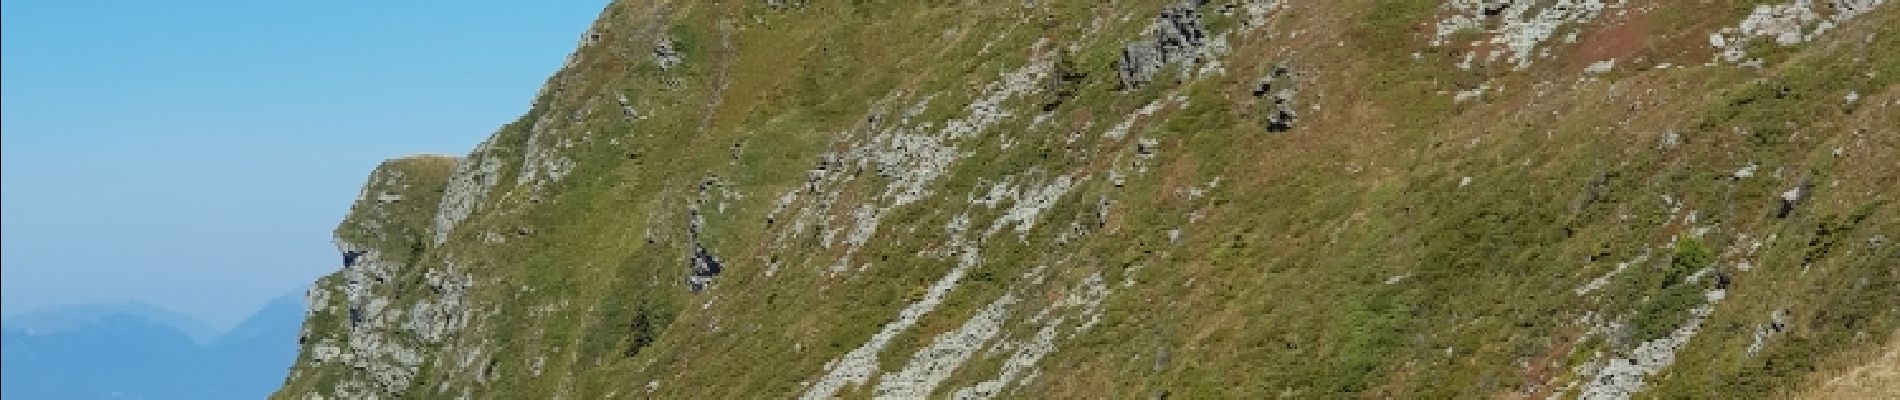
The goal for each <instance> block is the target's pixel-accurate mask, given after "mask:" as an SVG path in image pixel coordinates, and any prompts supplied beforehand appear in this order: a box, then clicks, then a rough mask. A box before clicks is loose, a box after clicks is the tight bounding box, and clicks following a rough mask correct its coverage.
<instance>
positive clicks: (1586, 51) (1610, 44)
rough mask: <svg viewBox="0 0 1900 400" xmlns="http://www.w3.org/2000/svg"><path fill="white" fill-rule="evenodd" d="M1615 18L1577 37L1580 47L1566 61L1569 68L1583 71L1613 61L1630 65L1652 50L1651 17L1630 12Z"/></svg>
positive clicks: (1644, 13)
mask: <svg viewBox="0 0 1900 400" xmlns="http://www.w3.org/2000/svg"><path fill="white" fill-rule="evenodd" d="M1612 17H1613V19H1612V20H1611V21H1609V22H1608V23H1604V24H1599V25H1597V26H1594V27H1591V28H1590V30H1587V31H1584V32H1583V33H1582V34H1580V35H1577V45H1576V46H1575V47H1572V50H1571V51H1570V54H1569V55H1568V56H1567V57H1565V60H1564V65H1565V66H1567V67H1570V68H1571V69H1582V68H1583V67H1586V66H1589V65H1590V64H1591V63H1595V62H1598V61H1603V60H1608V59H1612V58H1614V59H1619V60H1625V61H1627V60H1629V59H1630V58H1632V56H1635V55H1636V54H1637V53H1638V52H1640V51H1642V50H1643V49H1644V48H1646V47H1648V36H1649V33H1650V32H1649V13H1647V12H1642V11H1630V12H1622V13H1617V14H1616V15H1614V16H1612Z"/></svg>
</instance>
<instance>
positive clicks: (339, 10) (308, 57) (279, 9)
mask: <svg viewBox="0 0 1900 400" xmlns="http://www.w3.org/2000/svg"><path fill="white" fill-rule="evenodd" d="M605 4H606V0H564V1H530V0H514V1H479V0H474V1H366V0H342V1H238V0H224V1H213V0H172V1H71V0H8V1H5V2H4V3H0V53H3V54H0V81H3V82H0V174H3V176H0V185H3V186H4V187H0V196H3V198H0V207H3V208H4V210H0V214H4V215H0V225H3V226H0V230H3V231H0V284H3V285H4V287H0V309H3V310H0V311H3V312H4V314H5V315H6V316H13V315H16V314H18V313H21V312H26V311H31V310H34V309H39V308H45V307H50V306H57V305H62V304H76V303H96V302H109V301H126V300H134V301H144V302H148V303H151V304H155V305H158V306H161V307H166V308H171V309H174V310H178V311H181V312H184V313H186V314H188V315H191V316H194V317H197V318H199V319H202V320H203V321H204V322H206V323H208V324H210V325H211V326H213V327H216V328H220V329H222V328H228V327H230V326H231V325H234V324H236V323H237V322H238V320H240V319H242V318H243V317H245V316H246V315H248V314H249V313H251V312H252V311H254V310H256V309H257V308H258V307H261V306H263V305H264V303H265V302H267V301H269V300H270V299H272V298H276V297H279V296H282V295H284V294H287V293H292V292H301V290H302V288H303V287H304V286H306V285H307V284H308V283H309V282H311V281H312V280H314V279H315V278H317V277H319V276H322V275H324V274H327V273H329V272H331V271H334V270H336V269H337V268H338V267H339V266H340V264H341V260H340V258H339V257H338V256H337V255H336V250H335V248H334V247H333V246H332V244H331V243H330V229H331V228H333V227H335V225H336V222H337V220H338V219H340V218H341V217H342V216H343V213H344V211H345V210H346V209H347V208H348V206H349V203H350V201H351V200H353V199H354V198H355V196H356V194H357V190H358V189H359V188H360V185H361V184H362V182H363V179H364V178H365V177H366V176H367V175H368V173H369V171H370V169H372V168H374V167H375V166H376V164H377V162H379V161H381V160H382V159H385V158H391V157H397V156H402V155H405V154H412V153H429V152H435V153H450V154H462V153H466V152H467V151H468V150H469V149H472V148H473V147H474V145H475V144H476V143H477V142H480V141H481V140H482V139H484V138H486V137H487V136H488V134H489V133H491V132H493V131H494V129H496V128H498V127H500V126H501V124H503V123H505V122H507V121H510V120H513V119H514V118H515V117H517V116H519V115H521V113H523V112H525V111H527V108H528V103H529V101H530V100H531V97H532V96H533V95H534V93H535V91H536V90H538V89H539V87H540V85H541V83H542V81H543V80H544V79H546V78H547V76H548V75H549V74H551V73H553V72H554V70H555V69H557V68H559V67H560V65H561V63H562V61H563V60H564V59H565V58H566V56H567V54H568V52H569V51H571V50H573V48H574V46H575V45H576V42H577V41H578V39H579V38H580V35H581V33H582V32H583V31H585V30H586V29H587V27H588V25H589V24H590V23H591V22H592V21H593V19H594V17H595V16H596V15H597V14H598V13H599V11H600V9H601V8H602V7H603V6H604V5H605Z"/></svg>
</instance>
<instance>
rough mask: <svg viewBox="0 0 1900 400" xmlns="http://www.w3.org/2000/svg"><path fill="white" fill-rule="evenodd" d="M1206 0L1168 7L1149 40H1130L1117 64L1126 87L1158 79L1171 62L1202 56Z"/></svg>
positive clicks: (1150, 33) (1123, 85) (1185, 2)
mask: <svg viewBox="0 0 1900 400" xmlns="http://www.w3.org/2000/svg"><path fill="white" fill-rule="evenodd" d="M1204 3H1206V2H1205V1H1202V0H1188V1H1183V2H1181V3H1180V4H1177V5H1174V6H1169V7H1164V8H1162V9H1161V16H1160V17H1159V18H1157V19H1156V20H1155V23H1154V26H1153V27H1152V28H1151V29H1150V31H1149V38H1148V40H1146V41H1141V42H1137V43H1132V44H1129V45H1128V46H1127V47H1125V48H1123V49H1122V57H1121V60H1120V61H1119V62H1117V64H1116V66H1115V71H1116V73H1117V74H1118V75H1119V76H1120V77H1121V84H1122V88H1129V89H1132V88H1137V87H1141V85H1145V84H1148V83H1149V82H1152V81H1153V80H1154V75H1155V73H1157V72H1161V68H1162V67H1164V66H1167V64H1169V63H1173V62H1178V61H1181V60H1189V59H1193V58H1195V57H1196V56H1198V55H1199V54H1200V52H1201V48H1202V47H1204V46H1206V44H1207V28H1206V27H1205V26H1203V25H1202V24H1201V14H1200V11H1198V10H1196V8H1197V7H1200V6H1201V4H1204Z"/></svg>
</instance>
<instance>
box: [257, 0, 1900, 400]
mask: <svg viewBox="0 0 1900 400" xmlns="http://www.w3.org/2000/svg"><path fill="white" fill-rule="evenodd" d="M1884 3H1885V2H1884V1H1878V0H1850V1H1832V2H1825V3H1823V4H1814V3H1811V2H1805V1H1803V2H1788V3H1779V2H1766V1H1735V2H1723V3H1719V4H1705V3H1704V2H1699V1H1661V2H1645V3H1634V2H1629V3H1626V2H1597V1H1573V0H1559V1H1553V2H1505V3H1495V2H1475V1H1463V0H1457V1H1448V2H1442V3H1434V2H1420V1H1391V0H1349V1H1323V2H1322V1H1243V2H1212V1H1118V2H1106V3H1105V2H1095V1H1088V2H1084V1H1048V2H1027V3H1008V4H989V3H984V2H946V1H934V2H900V1H851V2H843V1H810V2H805V1H765V2H694V1H675V2H625V1H622V2H615V3H613V4H612V5H610V6H608V8H607V9H606V10H605V11H604V12H603V13H602V15H601V17H600V19H599V20H598V21H597V22H596V23H595V25H594V26H593V27H592V28H591V29H590V30H589V31H588V32H587V33H586V34H584V35H583V38H582V41H581V43H580V47H579V48H578V49H577V50H576V51H575V53H574V54H573V55H572V56H570V59H569V62H568V64H567V67H566V68H564V69H562V70H561V71H560V72H557V73H556V74H555V75H554V76H553V77H551V78H549V80H548V83H547V85H546V86H545V88H544V90H543V91H542V93H541V94H540V95H539V96H538V97H537V98H536V100H535V102H534V105H533V107H532V108H531V109H530V110H529V111H528V112H527V113H526V114H525V115H524V116H522V118H521V119H519V120H518V121H516V122H515V123H512V124H509V125H507V126H504V127H502V128H501V129H500V130H499V131H497V132H496V133H494V135H492V136H490V137H489V138H488V139H487V140H486V141H485V142H483V143H482V144H481V145H480V146H478V147H477V149H476V150H475V151H474V152H472V153H471V154H469V155H468V156H466V157H461V158H450V157H442V156H419V157H409V158H402V159H397V160H391V161H389V162H386V163H384V164H383V165H382V166H380V167H379V168H378V169H377V170H376V171H375V172H374V173H372V174H371V177H370V181H369V183H368V184H367V185H366V187H365V189H364V191H363V193H362V195H361V196H359V199H358V200H357V202H356V204H355V205H354V207H353V209H352V212H351V214H350V215H349V216H347V217H346V218H345V220H344V221H343V223H342V224H341V225H340V226H339V227H338V229H337V232H336V236H337V237H336V241H337V243H338V247H339V250H340V252H342V253H343V257H342V258H343V265H344V267H343V268H342V269H341V270H340V271H339V272H338V273H337V274H334V275H332V276H329V277H326V278H324V279H323V280H321V281H319V282H318V284H317V286H316V287H315V288H314V289H312V291H311V293H310V304H311V307H312V309H311V311H310V313H309V318H308V320H307V321H306V323H305V325H304V329H303V343H304V348H303V352H302V354H301V355H300V356H299V359H298V362H297V363H296V365H295V367H294V368H293V370H292V374H291V377H290V379H289V381H288V382H287V384H286V386H285V387H284V388H283V389H282V390H281V391H279V392H278V393H277V395H276V396H277V397H281V398H329V397H338V398H363V397H370V396H380V397H390V396H399V395H406V396H407V397H425V398H436V397H458V396H468V397H476V398H524V397H527V398H543V397H553V398H612V397H648V396H657V397H691V398H752V397H790V396H794V395H802V396H803V397H806V398H825V397H834V396H840V397H864V396H877V397H916V396H924V395H932V396H939V397H946V396H947V397H959V398H963V397H999V396H1000V397H1063V398H1066V397H1109V396H1118V397H1119V396H1128V397H1134V396H1144V397H1145V396H1157V397H1177V396H1178V397H1188V398H1203V397H1241V398H1257V397H1268V396H1287V397H1302V398H1305V397H1385V396H1396V397H1423V398H1438V397H1483V396H1506V397H1546V396H1549V395H1554V394H1561V395H1564V396H1575V397H1588V398H1622V397H1631V396H1634V395H1642V396H1657V397H1681V396H1709V395H1717V394H1719V395H1720V397H1767V396H1786V395H1793V394H1799V393H1802V392H1804V391H1808V390H1833V389H1822V388H1829V387H1830V386H1829V384H1828V383H1821V382H1829V381H1826V380H1825V379H1823V377H1828V376H1832V375H1833V374H1836V373H1849V372H1852V371H1867V370H1868V369H1866V368H1865V367H1866V366H1868V365H1872V364H1870V363H1878V362H1880V361H1879V360H1882V358H1880V356H1879V355H1880V354H1884V353H1882V350H1881V349H1882V348H1890V347H1892V346H1894V344H1893V343H1891V341H1892V339H1891V338H1893V337H1895V336H1894V332H1896V329H1900V320H1896V317H1900V315H1897V313H1900V311H1897V309H1900V268H1894V266H1896V265H1900V248H1896V247H1895V246H1894V243H1893V242H1894V238H1895V237H1896V236H1900V216H1897V215H1896V210H1895V207H1896V205H1894V204H1893V203H1894V201H1895V198H1894V196H1895V195H1896V194H1900V187H1896V183H1895V182H1900V176H1896V175H1900V168H1895V167H1894V166H1893V163H1892V161H1891V160H1894V159H1896V156H1900V154H1896V152H1897V151H1900V141H1897V140H1900V139H1897V138H1900V132H1896V131H1895V127H1896V126H1900V84H1897V83H1896V82H1900V80H1897V79H1900V32H1894V31H1893V27H1895V26H1900V12H1897V11H1895V10H1894V9H1893V8H1892V7H1891V6H1886V5H1885V4H1884ZM1875 370H1876V371H1877V369H1875ZM1860 382H1871V383H1868V384H1865V385H1861V384H1854V388H1855V389H1862V390H1872V391H1875V392H1876V393H1877V392H1878V391H1880V390H1891V388H1890V386H1884V387H1883V386H1882V385H1891V380H1887V381H1884V382H1886V383H1880V382H1883V381H1880V380H1878V379H1867V380H1862V381H1860ZM1868 385H1874V386H1871V387H1870V386H1868ZM1817 393H1818V392H1817ZM1838 393H1847V392H1838ZM1816 395H1820V394H1816Z"/></svg>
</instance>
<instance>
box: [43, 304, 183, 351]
mask: <svg viewBox="0 0 1900 400" xmlns="http://www.w3.org/2000/svg"><path fill="white" fill-rule="evenodd" d="M115 314H130V315H133V316H137V317H140V318H144V319H146V320H150V321H152V322H157V323H160V324H164V325H166V326H170V327H172V328H173V329H176V330H178V331H179V332H180V333H184V334H185V336H188V337H190V338H191V340H193V341H196V342H198V343H199V344H209V343H211V341H213V340H217V339H218V330H217V329H213V328H212V327H211V326H210V325H205V323H203V322H199V321H198V320H197V319H194V318H192V317H191V316H187V315H185V314H183V313H179V312H177V311H172V310H167V309H165V308H163V307H159V306H154V305H151V304H146V303H145V302H138V301H122V302H116V303H99V304H77V305H69V306H59V307H53V308H48V309H44V310H38V311H31V312H27V313H24V314H20V315H17V316H14V317H12V318H8V319H7V321H6V325H7V326H8V327H12V328H15V329H19V330H22V331H26V332H27V333H31V334H35V335H52V334H58V333H62V332H70V331H72V330H74V329H79V328H83V327H85V326H87V325H91V324H93V323H95V322H99V320H100V319H103V318H105V317H107V316H111V315H115Z"/></svg>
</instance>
